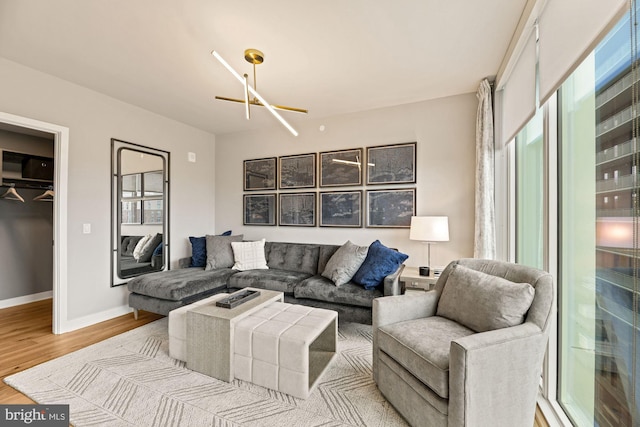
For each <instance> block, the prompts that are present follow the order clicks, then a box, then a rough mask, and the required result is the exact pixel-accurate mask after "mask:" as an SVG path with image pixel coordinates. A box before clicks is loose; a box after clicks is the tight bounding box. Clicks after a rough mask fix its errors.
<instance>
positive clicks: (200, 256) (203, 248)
mask: <svg viewBox="0 0 640 427" xmlns="http://www.w3.org/2000/svg"><path fill="white" fill-rule="evenodd" d="M189 242H191V264H190V267H206V266H207V238H206V237H205V236H202V237H193V236H189Z"/></svg>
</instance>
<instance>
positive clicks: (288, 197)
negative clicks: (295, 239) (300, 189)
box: [278, 193, 316, 227]
mask: <svg viewBox="0 0 640 427" xmlns="http://www.w3.org/2000/svg"><path fill="white" fill-rule="evenodd" d="M278 205H279V207H280V215H279V221H278V224H280V225H292V226H298V227H315V226H316V193H280V202H279V203H278Z"/></svg>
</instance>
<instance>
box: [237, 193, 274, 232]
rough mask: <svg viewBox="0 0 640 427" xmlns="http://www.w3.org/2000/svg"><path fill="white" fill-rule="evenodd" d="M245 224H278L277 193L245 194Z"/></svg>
mask: <svg viewBox="0 0 640 427" xmlns="http://www.w3.org/2000/svg"><path fill="white" fill-rule="evenodd" d="M243 202H244V203H243V207H244V216H243V217H244V220H243V224H244V225H276V194H275V193H273V194H245V195H244V196H243Z"/></svg>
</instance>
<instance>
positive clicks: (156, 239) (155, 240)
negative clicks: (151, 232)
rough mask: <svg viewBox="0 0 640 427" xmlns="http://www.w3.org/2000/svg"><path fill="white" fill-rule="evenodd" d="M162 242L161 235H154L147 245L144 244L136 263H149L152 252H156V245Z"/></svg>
mask: <svg viewBox="0 0 640 427" xmlns="http://www.w3.org/2000/svg"><path fill="white" fill-rule="evenodd" d="M161 242H162V234H160V233H156V235H155V236H153V237H152V238H151V239H149V241H148V242H147V243H145V245H144V248H142V251H141V252H140V258H138V262H149V261H151V256H152V255H153V251H155V250H156V248H157V247H158V245H159V244H160V243H161Z"/></svg>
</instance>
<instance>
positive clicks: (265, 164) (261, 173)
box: [244, 157, 277, 191]
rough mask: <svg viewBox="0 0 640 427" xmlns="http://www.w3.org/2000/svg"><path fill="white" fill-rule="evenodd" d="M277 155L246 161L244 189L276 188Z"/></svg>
mask: <svg viewBox="0 0 640 427" xmlns="http://www.w3.org/2000/svg"><path fill="white" fill-rule="evenodd" d="M276 163H277V158H276V157H269V158H265V159H254V160H245V161H244V191H264V190H275V189H276Z"/></svg>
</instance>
